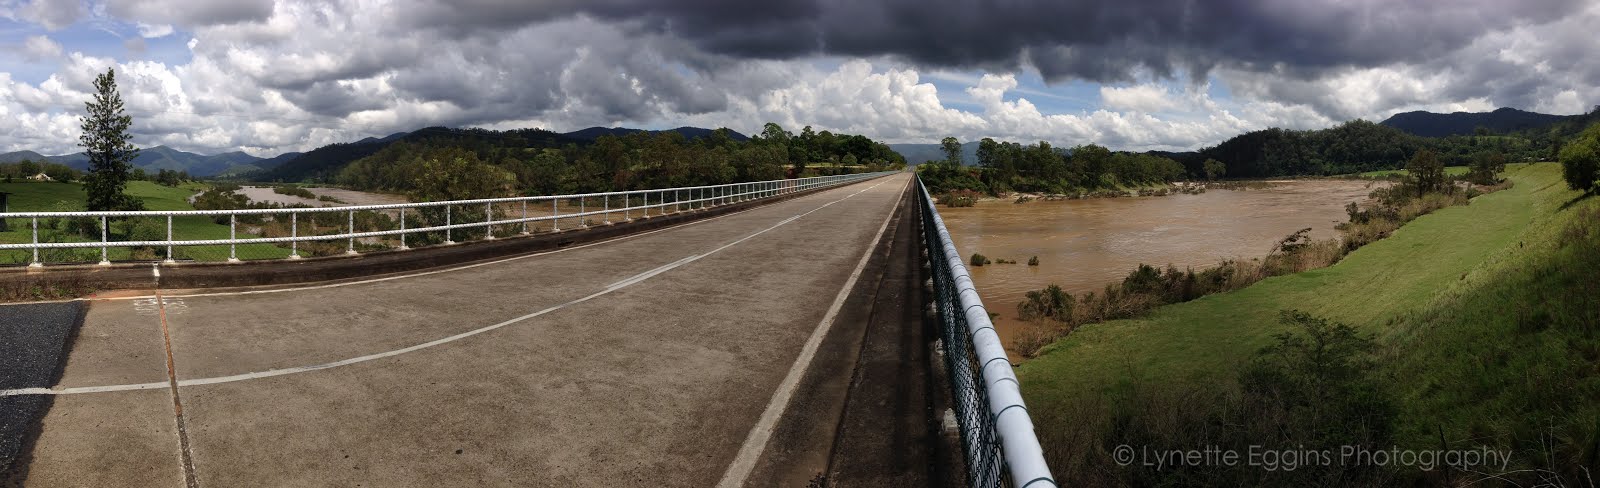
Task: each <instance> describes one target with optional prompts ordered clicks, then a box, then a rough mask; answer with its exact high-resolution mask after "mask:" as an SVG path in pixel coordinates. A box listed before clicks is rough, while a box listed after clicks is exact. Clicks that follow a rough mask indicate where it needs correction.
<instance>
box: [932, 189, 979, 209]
mask: <svg viewBox="0 0 1600 488" xmlns="http://www.w3.org/2000/svg"><path fill="white" fill-rule="evenodd" d="M982 196H983V194H982V193H978V192H975V191H972V190H955V191H952V192H949V193H946V194H943V195H940V196H939V200H938V203H939V204H941V205H944V206H947V207H971V206H973V205H977V204H978V198H979V197H982Z"/></svg>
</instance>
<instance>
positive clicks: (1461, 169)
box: [1356, 166, 1472, 178]
mask: <svg viewBox="0 0 1600 488" xmlns="http://www.w3.org/2000/svg"><path fill="white" fill-rule="evenodd" d="M1471 170H1472V168H1468V167H1466V166H1445V167H1444V174H1445V175H1446V176H1461V175H1465V174H1467V173H1468V172H1469V171H1471ZM1407 174H1410V173H1409V172H1407V171H1406V170H1404V169H1385V170H1378V171H1368V172H1365V173H1356V176H1360V177H1362V178H1388V177H1390V176H1405V175H1407Z"/></svg>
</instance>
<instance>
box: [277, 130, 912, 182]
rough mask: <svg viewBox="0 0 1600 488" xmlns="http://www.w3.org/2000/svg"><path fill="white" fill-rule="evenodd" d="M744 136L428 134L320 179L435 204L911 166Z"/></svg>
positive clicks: (889, 156)
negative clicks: (583, 138) (583, 137)
mask: <svg viewBox="0 0 1600 488" xmlns="http://www.w3.org/2000/svg"><path fill="white" fill-rule="evenodd" d="M736 135H737V133H735V132H733V131H731V130H728V129H718V130H714V131H711V132H710V133H709V134H708V135H706V136H704V137H698V138H694V139H689V138H686V137H685V136H684V134H683V133H681V132H679V131H659V132H651V131H632V132H629V133H627V134H626V135H623V136H620V137H619V136H615V135H610V134H605V135H600V136H598V137H597V138H596V139H594V140H593V141H581V140H574V139H573V138H570V137H568V136H567V135H565V134H557V133H553V132H549V131H544V130H537V129H531V130H518V131H504V132H502V131H489V130H482V129H440V130H425V131H418V132H415V133H412V134H410V135H407V136H406V137H404V138H401V139H400V140H398V141H395V142H393V143H391V144H389V145H387V146H385V147H382V148H379V149H377V150H374V151H372V153H371V154H369V155H366V156H363V157H362V158H360V159H359V160H357V161H355V162H353V163H350V164H349V165H348V166H344V167H342V168H340V169H339V170H338V171H337V172H332V168H331V167H330V168H328V169H326V170H325V171H327V172H325V173H319V174H318V176H316V177H317V178H319V179H330V180H332V181H334V182H337V183H339V184H341V185H345V186H348V187H351V188H356V189H364V190H381V191H393V192H401V193H406V194H407V195H408V196H410V197H411V198H413V199H416V200H437V199H459V198H480V197H493V196H506V195H514V194H523V195H527V194H533V195H548V194H556V193H573V192H594V191H612V190H624V189H640V188H664V187H670V186H691V185H709V184H719V183H729V182H733V181H751V180H764V179H776V178H783V177H786V176H788V177H794V176H813V175H820V174H838V173H852V172H861V171H874V170H883V169H889V168H897V167H904V165H905V160H904V159H903V158H901V157H900V155H899V154H896V153H895V152H894V151H892V150H890V149H889V146H887V145H885V144H882V143H878V142H876V141H873V140H872V139H868V138H866V137H864V136H860V135H850V134H833V133H830V132H827V131H823V132H820V133H816V132H812V131H811V130H810V128H809V127H807V128H806V129H805V130H802V131H801V133H800V134H794V133H791V132H789V131H786V130H783V128H782V127H779V126H778V125H777V124H767V126H766V128H765V130H764V131H762V134H761V135H759V136H756V137H753V138H747V140H743V141H741V140H738V139H736V138H735V136H736ZM361 149H362V150H367V149H370V148H368V147H363V148H361ZM314 152H315V151H313V153H314ZM310 154H311V153H308V154H307V155H310ZM302 157H303V156H302Z"/></svg>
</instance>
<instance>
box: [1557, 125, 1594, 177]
mask: <svg viewBox="0 0 1600 488" xmlns="http://www.w3.org/2000/svg"><path fill="white" fill-rule="evenodd" d="M1560 159H1561V177H1562V179H1564V180H1566V182H1567V186H1568V187H1570V188H1572V189H1574V190H1578V191H1582V192H1593V191H1595V190H1596V185H1597V183H1600V123H1597V124H1594V125H1591V126H1589V128H1587V129H1584V130H1583V134H1581V135H1579V136H1578V137H1577V138H1576V139H1573V140H1572V141H1571V142H1568V143H1567V144H1566V145H1565V146H1563V147H1562V148H1561V154H1560Z"/></svg>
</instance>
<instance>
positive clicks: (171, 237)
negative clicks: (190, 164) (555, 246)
mask: <svg viewBox="0 0 1600 488" xmlns="http://www.w3.org/2000/svg"><path fill="white" fill-rule="evenodd" d="M891 173H894V172H892V171H885V172H877V173H862V174H853V175H837V176H818V177H812V178H801V179H797V180H778V181H761V182H743V183H728V184H723V185H704V186H693V187H680V188H660V189H648V190H630V191H618V192H602V193H585V194H577V195H545V196H529V197H507V198H481V199H474V200H454V201H440V202H418V203H399V204H384V205H351V206H339V207H306V208H253V209H234V210H166V211H107V212H5V213H0V219H19V220H25V221H26V222H28V223H29V225H30V226H31V231H32V232H31V241H30V242H20V243H0V253H10V252H13V251H15V252H24V251H26V252H28V254H27V255H24V256H20V259H19V257H17V256H12V257H11V259H18V260H19V261H22V260H25V262H27V263H28V266H30V267H38V266H43V265H44V264H45V262H46V261H51V262H74V263H78V262H81V263H93V262H94V261H95V259H98V261H99V263H100V264H102V265H109V264H111V253H110V250H111V249H121V248H127V249H129V252H130V253H132V250H134V249H136V248H138V249H147V250H148V251H146V252H147V253H151V254H153V253H155V252H156V250H159V249H165V250H166V252H165V255H164V256H161V259H162V260H163V261H166V262H172V261H173V259H174V249H175V248H178V249H184V248H193V247H197V246H226V247H227V249H226V250H225V254H220V255H217V256H215V258H216V259H215V260H216V261H219V262H238V261H239V260H242V259H244V260H248V259H262V258H261V257H257V256H242V255H240V253H239V251H240V249H239V246H241V245H262V244H270V245H276V244H287V245H288V246H287V248H286V249H282V250H281V251H273V252H271V253H267V254H271V256H270V257H271V258H273V259H297V258H300V257H302V253H304V252H307V251H308V250H310V249H309V247H310V246H301V245H300V243H302V242H310V241H315V242H325V243H335V245H336V246H337V247H338V248H339V249H338V250H337V251H336V252H333V251H330V252H325V253H322V254H320V255H332V254H359V253H360V252H361V246H362V245H366V247H367V249H368V250H371V249H372V248H374V247H376V248H388V249H400V250H405V249H412V248H415V247H421V246H424V245H426V244H427V241H424V240H423V239H422V238H415V237H414V238H411V239H408V238H407V237H408V236H416V235H418V234H427V233H443V236H442V237H443V240H442V242H440V241H432V242H435V243H442V244H454V243H455V240H456V238H457V237H458V236H464V237H467V238H471V237H472V235H471V233H470V232H463V233H462V234H457V233H455V232H453V231H456V230H463V229H481V230H477V232H481V233H482V235H481V236H479V237H478V238H479V239H483V240H490V239H494V238H495V231H496V229H497V228H498V229H499V230H502V231H507V232H505V234H511V233H520V234H530V233H532V229H530V227H529V224H531V223H535V222H549V223H550V225H549V227H548V230H549V231H550V232H560V231H561V226H560V221H561V219H568V223H569V226H568V229H583V228H585V227H588V224H589V217H591V216H600V217H599V218H600V219H601V220H602V221H603V223H602V224H600V225H610V218H611V215H612V214H614V213H621V214H622V215H623V216H624V220H623V221H624V222H629V221H632V220H634V218H635V217H637V218H650V217H652V216H661V215H667V214H669V213H677V212H683V211H693V210H700V209H704V208H707V207H711V206H715V205H716V204H717V203H718V202H719V201H720V202H722V203H723V204H727V203H735V202H743V201H750V200H757V199H762V198H770V197H774V196H779V195H784V194H788V193H794V192H797V191H803V190H809V189H816V188H824V187H829V186H837V185H843V184H848V183H854V182H858V181H864V180H868V179H872V178H877V177H880V176H885V175H888V174H891ZM651 194H654V197H655V198H651V196H652V195H651ZM611 197H619V198H618V200H617V201H619V202H621V208H618V207H615V206H612V205H611ZM668 197H671V199H670V200H669V199H668ZM591 199H602V200H601V201H602V206H601V208H595V207H593V206H590V205H589V204H588V203H589V201H590V200H591ZM544 201H549V205H550V207H549V208H550V213H549V215H533V216H530V215H529V214H528V210H529V203H530V202H535V203H537V204H538V205H543V204H544V203H543V202H544ZM574 201H576V203H574ZM563 203H565V205H567V206H568V207H569V208H566V209H565V210H563V208H562V205H563ZM511 205H520V206H521V215H520V216H518V217H514V218H513V217H509V215H510V214H511V213H512V211H513V210H512V208H511V207H510V206H511ZM497 206H498V207H497ZM439 207H443V209H442V212H441V211H439V209H438V208H439ZM456 207H461V208H460V209H459V210H462V212H459V213H460V214H461V215H460V216H459V217H460V218H456V217H458V216H457V215H455V213H457V212H454V210H457V209H456ZM535 207H536V208H537V206H535ZM408 209H409V210H412V211H411V212H407V210H408ZM427 209H433V210H434V211H435V217H437V213H442V214H443V215H442V220H443V225H439V223H438V222H429V221H428V219H427V218H425V217H427V216H426V215H424V212H423V211H424V210H427ZM476 210H483V211H484V215H483V216H477V215H475V214H473V213H471V212H475V211H476ZM573 210H576V212H574V211H573ZM327 213H332V215H330V216H326V217H323V218H317V214H327ZM339 213H344V214H345V215H339ZM379 214H382V215H384V216H387V217H384V219H388V217H392V216H393V215H395V214H398V216H399V218H398V220H397V221H391V222H389V225H388V226H380V225H377V224H374V223H371V221H373V220H378V219H377V217H379V216H380V215H379ZM408 214H410V216H411V217H412V218H414V219H417V220H416V221H415V222H414V223H416V224H419V225H414V226H413V225H407V220H406V219H407V215H408ZM496 214H500V215H501V217H497V216H496ZM244 217H248V218H249V220H250V221H251V222H253V223H249V224H247V223H245V220H246V219H245V218H244ZM358 217H360V218H358ZM368 217H372V219H367V218H368ZM174 218H179V219H186V221H194V220H195V219H196V218H201V219H215V220H216V222H217V225H226V226H227V232H228V234H227V236H228V237H227V238H226V239H223V238H208V237H204V236H186V237H184V238H178V237H175V236H176V234H175V233H174V231H175V229H174V224H173V219H174ZM40 219H51V220H54V221H56V223H52V224H50V225H51V226H55V225H59V222H60V221H62V220H65V221H74V220H75V219H84V220H82V221H85V222H87V221H90V220H92V221H93V223H91V224H87V225H88V228H89V229H90V231H83V230H81V229H82V227H81V225H83V224H73V225H79V226H80V230H79V231H77V232H76V233H58V234H57V235H55V236H52V238H50V239H47V240H46V241H45V242H41V238H40V230H41V227H40ZM135 219H155V222H157V223H158V224H156V225H159V224H165V234H166V235H165V239H162V238H160V236H159V235H147V234H146V235H142V237H140V238H133V237H131V236H132V235H133V233H132V232H131V231H130V232H129V233H127V234H128V235H129V236H130V238H129V239H128V240H123V241H114V240H111V237H113V235H114V234H113V233H112V232H111V231H110V230H109V227H110V225H111V224H113V223H117V222H118V221H121V220H129V221H132V220H135ZM363 219H367V220H368V222H367V223H365V225H363ZM574 219H575V220H576V225H570V224H571V223H572V222H573V220H574ZM161 220H164V221H165V222H161ZM224 220H225V221H226V223H222V222H223V221H224ZM318 221H321V223H322V225H321V226H319V225H318ZM340 221H343V222H340ZM386 221H388V220H386ZM191 223H192V222H191ZM268 223H272V224H277V225H280V226H281V225H282V224H285V223H286V224H287V226H288V229H286V230H283V231H281V233H280V234H279V235H276V236H271V235H267V232H266V231H265V230H264V229H265V228H266V227H267V226H268V225H267V224H268ZM308 223H309V224H310V225H309V227H310V229H309V232H307V231H305V229H302V227H303V224H308ZM330 223H331V224H332V225H328V224H330ZM395 224H397V225H395ZM207 225H211V224H205V225H202V226H201V227H205V228H206V229H217V230H216V231H215V232H220V228H216V227H206V226H207ZM96 226H97V227H99V229H93V227H96ZM241 226H246V227H241ZM497 226H499V227H497ZM329 227H331V228H333V229H334V231H333V233H331V234H317V231H318V230H319V229H320V230H327V229H328V228H329ZM358 227H362V228H358ZM516 227H520V232H517V231H516V230H510V229H515V228H516ZM68 228H69V229H70V228H72V227H71V226H68ZM157 232H159V231H157ZM89 233H95V234H99V237H100V239H99V240H92V238H84V236H85V235H87V234H89ZM202 233H203V232H202ZM241 234H242V235H241ZM63 236H65V238H64V237H63ZM152 237H153V239H152ZM424 237H425V236H424ZM383 238H397V239H398V241H399V242H398V246H391V245H389V244H386V243H384V241H383V240H382V239H383ZM74 239H82V240H74ZM363 239H377V240H378V244H371V245H367V243H366V242H363ZM339 241H344V242H339ZM339 244H342V245H339ZM77 249H98V251H99V252H98V253H96V254H97V256H93V257H88V258H80V257H78V256H76V255H73V256H71V257H70V258H69V259H58V260H53V261H52V260H51V258H49V257H41V255H40V251H42V250H77ZM267 249H274V247H269V248H267ZM258 251H259V249H258ZM313 255H317V254H313ZM135 260H136V261H138V260H140V259H135ZM142 260H143V261H148V260H149V259H142ZM19 264H20V263H19Z"/></svg>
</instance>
